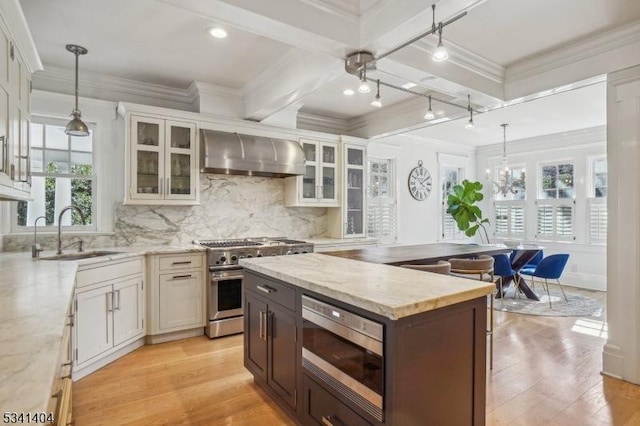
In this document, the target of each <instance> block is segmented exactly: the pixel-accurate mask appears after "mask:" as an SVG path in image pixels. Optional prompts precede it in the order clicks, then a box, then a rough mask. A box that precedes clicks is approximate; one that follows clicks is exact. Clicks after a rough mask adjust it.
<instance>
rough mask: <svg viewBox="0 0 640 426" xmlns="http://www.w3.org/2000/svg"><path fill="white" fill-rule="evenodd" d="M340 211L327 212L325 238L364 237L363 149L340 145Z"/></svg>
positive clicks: (365, 159) (364, 188)
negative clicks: (341, 177)
mask: <svg viewBox="0 0 640 426" xmlns="http://www.w3.org/2000/svg"><path fill="white" fill-rule="evenodd" d="M341 157H342V161H341V166H342V170H341V172H342V176H343V179H342V191H341V194H342V197H341V203H340V207H338V208H335V209H328V212H327V215H328V220H327V222H328V227H327V236H329V237H333V238H362V237H365V236H366V235H367V216H366V214H367V210H366V208H367V203H366V201H367V200H366V196H367V192H366V182H367V178H366V176H367V151H366V146H365V145H360V144H355V143H343V144H342V156H341Z"/></svg>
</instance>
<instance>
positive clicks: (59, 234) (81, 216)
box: [57, 205, 87, 254]
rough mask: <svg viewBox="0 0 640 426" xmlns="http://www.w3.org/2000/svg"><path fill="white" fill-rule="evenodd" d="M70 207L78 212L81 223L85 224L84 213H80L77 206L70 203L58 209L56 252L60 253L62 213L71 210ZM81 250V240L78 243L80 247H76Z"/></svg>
mask: <svg viewBox="0 0 640 426" xmlns="http://www.w3.org/2000/svg"><path fill="white" fill-rule="evenodd" d="M72 209H73V210H75V211H77V212H78V214H79V215H80V220H82V224H83V225H86V224H87V223H86V221H85V219H84V215H83V214H82V210H80V208H78V206H73V205H71V206H67V207H65V208H63V209H62V210H60V214H58V252H57V254H62V235H61V234H62V215H63V214H64V212H66V211H67V210H72ZM81 251H82V242H81V243H80V247H79V248H78V252H81Z"/></svg>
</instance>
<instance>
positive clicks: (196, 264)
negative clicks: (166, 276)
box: [158, 253, 204, 271]
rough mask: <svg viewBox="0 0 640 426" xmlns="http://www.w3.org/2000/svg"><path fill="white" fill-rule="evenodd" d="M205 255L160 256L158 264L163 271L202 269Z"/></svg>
mask: <svg viewBox="0 0 640 426" xmlns="http://www.w3.org/2000/svg"><path fill="white" fill-rule="evenodd" d="M203 259H204V254H202V253H196V254H191V253H190V254H171V255H163V256H159V258H158V264H159V265H160V270H161V271H170V270H172V269H185V268H202V261H203Z"/></svg>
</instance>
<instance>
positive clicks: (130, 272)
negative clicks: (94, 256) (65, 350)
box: [73, 257, 145, 380]
mask: <svg viewBox="0 0 640 426" xmlns="http://www.w3.org/2000/svg"><path fill="white" fill-rule="evenodd" d="M143 265H144V261H143V259H142V257H137V258H132V259H126V260H120V261H117V260H114V261H107V262H101V263H98V264H93V265H87V266H80V267H79V268H78V269H79V270H78V273H77V275H76V295H75V324H74V327H73V328H74V332H73V347H74V348H75V356H74V373H73V375H74V380H77V379H79V378H81V377H83V376H84V375H86V374H88V373H91V372H92V371H95V370H96V369H98V368H100V367H102V366H103V365H104V364H106V363H108V362H111V361H113V360H114V359H117V358H118V357H120V356H122V355H124V354H125V353H127V352H130V351H131V350H133V349H136V348H137V347H139V346H141V345H142V344H144V340H143V339H142V338H143V337H144V334H145V333H144V317H145V297H144V278H143V271H144V267H143Z"/></svg>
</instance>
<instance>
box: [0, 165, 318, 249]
mask: <svg viewBox="0 0 640 426" xmlns="http://www.w3.org/2000/svg"><path fill="white" fill-rule="evenodd" d="M200 203H201V204H200V205H199V206H184V207H183V206H130V205H127V206H125V205H122V204H116V205H115V224H114V228H115V229H114V233H110V234H105V233H101V234H98V233H72V232H63V244H62V245H63V247H67V246H68V248H67V249H66V250H65V251H73V250H75V249H76V248H77V244H76V242H77V240H79V239H82V241H83V243H84V247H85V249H91V248H99V247H114V246H145V245H158V244H160V245H184V244H190V243H191V241H192V240H193V239H196V238H200V239H210V238H211V239H214V238H243V237H278V236H280V237H282V236H286V237H289V238H301V239H304V238H317V237H319V236H323V235H324V234H325V233H326V231H327V209H326V208H316V207H313V208H310V207H285V206H284V179H278V178H265V177H254V176H227V175H218V174H201V175H200ZM0 238H1V241H2V243H3V244H2V245H3V250H0V251H29V250H31V244H32V243H33V234H7V235H4V236H0ZM38 243H40V245H41V246H42V247H43V249H44V250H55V249H56V245H57V234H55V233H53V234H52V233H46V234H45V233H40V232H38Z"/></svg>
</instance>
